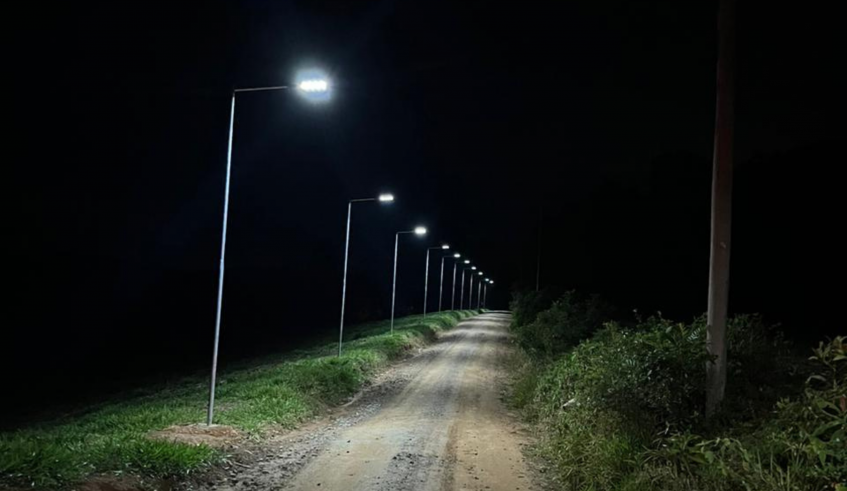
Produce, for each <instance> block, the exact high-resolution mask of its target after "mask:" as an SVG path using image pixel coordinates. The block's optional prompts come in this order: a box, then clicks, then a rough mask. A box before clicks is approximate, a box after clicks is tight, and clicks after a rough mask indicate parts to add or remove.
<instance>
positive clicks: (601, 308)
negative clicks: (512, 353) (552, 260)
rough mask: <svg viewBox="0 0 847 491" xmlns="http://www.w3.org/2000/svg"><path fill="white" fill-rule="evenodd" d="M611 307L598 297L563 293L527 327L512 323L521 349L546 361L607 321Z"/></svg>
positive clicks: (584, 337)
mask: <svg viewBox="0 0 847 491" xmlns="http://www.w3.org/2000/svg"><path fill="white" fill-rule="evenodd" d="M610 312H611V308H610V307H609V306H608V305H607V304H606V303H605V302H603V301H602V300H600V297H598V296H597V295H592V296H589V297H584V296H581V295H579V294H577V293H576V292H573V291H570V292H566V293H565V294H564V295H562V296H561V297H559V298H558V299H557V300H556V301H554V302H553V304H552V306H551V307H550V308H549V309H547V310H545V311H542V312H540V313H538V314H537V315H536V316H535V319H534V320H533V321H532V322H530V323H528V324H515V325H514V326H513V330H514V331H515V333H516V335H517V339H518V343H520V345H521V347H523V348H524V349H525V350H527V351H528V352H529V353H530V354H531V355H532V356H535V357H540V358H549V357H551V356H554V355H557V354H561V353H564V352H565V351H567V350H569V349H570V348H572V347H574V346H576V345H577V344H578V343H579V342H580V341H582V340H584V339H586V338H588V337H590V336H591V334H593V333H594V331H596V330H597V329H599V328H600V327H601V326H602V325H603V323H604V322H605V321H607V320H609V318H610Z"/></svg>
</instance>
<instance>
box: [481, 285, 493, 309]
mask: <svg viewBox="0 0 847 491" xmlns="http://www.w3.org/2000/svg"><path fill="white" fill-rule="evenodd" d="M490 283H491V280H489V279H488V278H486V279H485V286H483V287H482V308H485V305H486V301H487V300H488V285H489V284H490Z"/></svg>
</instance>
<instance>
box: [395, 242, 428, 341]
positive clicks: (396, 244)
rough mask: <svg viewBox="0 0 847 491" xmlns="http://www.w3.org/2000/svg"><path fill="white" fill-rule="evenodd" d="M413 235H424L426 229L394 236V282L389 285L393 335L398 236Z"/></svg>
mask: <svg viewBox="0 0 847 491" xmlns="http://www.w3.org/2000/svg"><path fill="white" fill-rule="evenodd" d="M402 234H415V235H417V236H424V235H426V227H415V228H414V230H404V231H402V232H397V233H396V234H394V280H393V281H392V284H391V332H392V334H393V333H394V303H395V300H396V299H397V248H398V246H399V245H400V235H402Z"/></svg>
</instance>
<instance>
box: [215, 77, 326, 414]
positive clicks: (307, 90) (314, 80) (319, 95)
mask: <svg viewBox="0 0 847 491" xmlns="http://www.w3.org/2000/svg"><path fill="white" fill-rule="evenodd" d="M304 73H305V72H304ZM298 79H299V82H298V85H297V87H298V88H299V89H300V90H301V91H302V92H303V93H304V94H305V95H306V96H307V97H308V98H310V99H313V100H317V99H324V100H325V99H328V98H329V90H330V85H329V81H328V80H327V79H326V77H324V76H323V75H322V74H320V72H318V71H315V70H312V71H309V72H308V76H305V75H301V76H298ZM304 83H305V86H304V85H303V84H304ZM289 88H290V87H289V86H287V85H278V86H273V87H254V88H245V89H235V90H233V91H232V102H231V103H230V109H229V139H228V142H227V152H226V179H225V181H224V182H225V185H224V210H223V228H222V230H221V259H220V266H219V268H218V301H217V309H216V313H215V343H214V347H213V349H212V377H211V380H210V382H209V407H208V408H207V412H206V424H207V425H211V424H212V420H213V418H214V415H215V382H216V381H217V374H218V347H219V345H220V339H221V308H222V304H223V294H224V258H225V257H226V228H227V227H226V226H227V219H228V217H229V183H230V176H231V175H232V140H233V132H234V130H235V96H236V95H237V94H240V93H242V92H266V91H272V90H287V89H289Z"/></svg>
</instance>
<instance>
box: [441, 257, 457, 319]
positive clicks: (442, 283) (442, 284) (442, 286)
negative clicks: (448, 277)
mask: <svg viewBox="0 0 847 491" xmlns="http://www.w3.org/2000/svg"><path fill="white" fill-rule="evenodd" d="M460 256H461V255H460V254H445V255H443V256H441V280H440V286H439V287H438V311H439V312H441V300H442V299H443V298H444V260H445V259H447V258H448V257H452V258H454V259H456V258H459V257H460ZM455 264H456V263H455V262H454V263H453V265H454V266H453V276H454V278H453V281H454V282H455V281H456V278H455V271H456V266H455Z"/></svg>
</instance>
